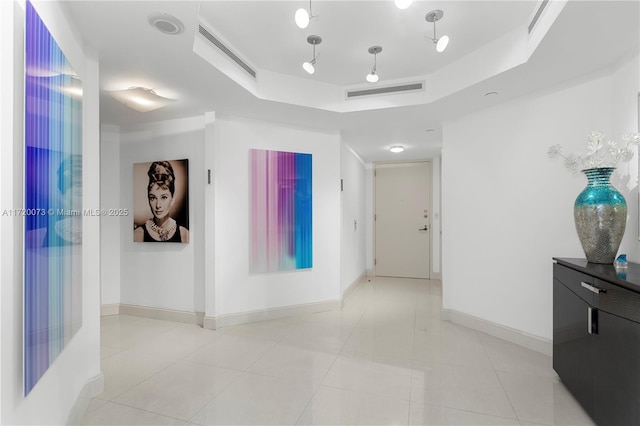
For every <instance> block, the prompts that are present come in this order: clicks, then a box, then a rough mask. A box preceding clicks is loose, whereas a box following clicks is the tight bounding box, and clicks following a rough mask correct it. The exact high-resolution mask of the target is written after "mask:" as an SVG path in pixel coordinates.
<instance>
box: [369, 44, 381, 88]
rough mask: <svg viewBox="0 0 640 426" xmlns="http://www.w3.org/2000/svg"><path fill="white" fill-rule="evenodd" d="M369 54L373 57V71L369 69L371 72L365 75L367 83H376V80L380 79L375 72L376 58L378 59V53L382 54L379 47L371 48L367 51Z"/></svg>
mask: <svg viewBox="0 0 640 426" xmlns="http://www.w3.org/2000/svg"><path fill="white" fill-rule="evenodd" d="M368 52H369V53H371V54H372V55H373V69H371V72H370V73H369V74H367V77H366V79H367V81H368V82H369V83H377V82H378V80H379V79H380V77H379V76H378V73H377V72H376V67H377V65H378V64H377V57H378V53H380V52H382V47H381V46H371V47H370V48H369V50H368Z"/></svg>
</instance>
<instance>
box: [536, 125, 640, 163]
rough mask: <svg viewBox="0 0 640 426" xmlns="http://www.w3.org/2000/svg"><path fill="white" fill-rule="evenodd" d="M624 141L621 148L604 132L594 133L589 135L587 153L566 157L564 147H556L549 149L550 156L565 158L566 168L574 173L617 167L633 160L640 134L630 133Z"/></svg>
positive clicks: (624, 137) (639, 141)
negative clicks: (634, 147)
mask: <svg viewBox="0 0 640 426" xmlns="http://www.w3.org/2000/svg"><path fill="white" fill-rule="evenodd" d="M622 140H623V141H624V144H623V145H622V146H621V145H618V143H617V142H616V141H614V140H612V139H606V137H605V134H604V133H603V132H599V131H592V132H591V133H589V135H587V152H586V153H574V154H568V155H564V154H563V153H562V146H560V145H554V146H552V147H550V148H549V151H548V154H549V157H551V158H555V157H558V156H559V157H562V158H564V166H565V167H566V168H567V169H569V170H571V171H572V172H573V173H577V172H579V171H581V170H586V169H593V168H596V167H616V166H617V164H618V163H619V162H627V161H630V160H631V159H632V158H633V155H634V154H635V150H634V149H633V148H632V147H633V146H634V145H635V146H637V145H639V144H640V133H628V134H626V135H624V136H623V137H622ZM605 147H606V149H603V148H605Z"/></svg>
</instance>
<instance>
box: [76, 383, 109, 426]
mask: <svg viewBox="0 0 640 426" xmlns="http://www.w3.org/2000/svg"><path fill="white" fill-rule="evenodd" d="M103 391H104V375H103V374H102V373H100V374H98V375H97V376H95V377H92V378H91V379H89V380H87V382H86V383H85V384H84V386H83V387H82V390H81V391H80V394H79V395H78V398H77V399H76V402H75V403H74V404H73V407H71V411H70V412H69V418H68V419H67V424H68V425H78V424H80V422H81V420H82V417H83V416H84V413H86V412H87V408H89V402H91V398H93V397H95V396H98V395H100V394H101V393H102V392H103Z"/></svg>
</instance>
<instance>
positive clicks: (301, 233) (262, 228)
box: [249, 149, 313, 273]
mask: <svg viewBox="0 0 640 426" xmlns="http://www.w3.org/2000/svg"><path fill="white" fill-rule="evenodd" d="M249 156H250V169H251V182H250V185H251V189H250V191H251V233H250V238H251V247H250V250H251V253H250V268H249V269H250V272H251V273H263V272H276V271H287V270H295V269H306V268H311V267H312V266H313V233H312V185H311V184H312V156H311V154H301V153H294V152H283V151H268V150H260V149H252V150H250V151H249Z"/></svg>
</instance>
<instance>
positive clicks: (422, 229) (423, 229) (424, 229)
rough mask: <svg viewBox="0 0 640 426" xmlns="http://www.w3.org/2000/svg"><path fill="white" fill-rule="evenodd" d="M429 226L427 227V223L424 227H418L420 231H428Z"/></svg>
mask: <svg viewBox="0 0 640 426" xmlns="http://www.w3.org/2000/svg"><path fill="white" fill-rule="evenodd" d="M428 230H429V228H427V225H425V226H424V228H418V231H428Z"/></svg>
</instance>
